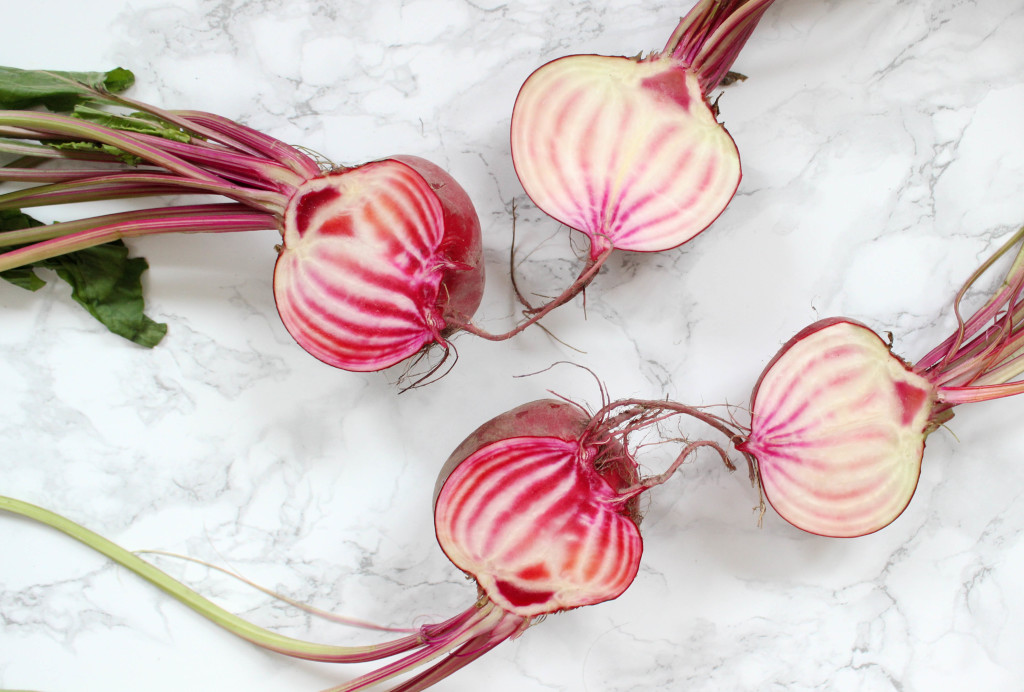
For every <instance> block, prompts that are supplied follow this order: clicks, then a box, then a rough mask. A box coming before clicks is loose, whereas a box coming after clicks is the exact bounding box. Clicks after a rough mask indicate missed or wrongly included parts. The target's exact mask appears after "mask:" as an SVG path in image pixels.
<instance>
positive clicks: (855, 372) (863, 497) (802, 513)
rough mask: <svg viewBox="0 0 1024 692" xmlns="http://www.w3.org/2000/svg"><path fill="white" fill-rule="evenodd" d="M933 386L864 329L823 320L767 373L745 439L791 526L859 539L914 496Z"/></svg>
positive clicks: (770, 495)
mask: <svg viewBox="0 0 1024 692" xmlns="http://www.w3.org/2000/svg"><path fill="white" fill-rule="evenodd" d="M934 396H935V388H934V387H933V386H932V384H931V383H930V382H929V381H928V380H927V379H925V378H924V377H921V376H920V375H918V374H916V373H914V372H913V371H911V370H910V369H909V368H908V367H907V366H906V365H904V364H903V362H902V361H900V359H899V358H897V357H896V356H894V355H892V353H890V351H889V348H888V346H887V345H886V344H885V343H884V342H883V341H882V340H881V339H880V338H879V337H878V335H877V334H875V333H874V332H873V331H871V330H870V329H868V328H867V327H865V326H863V325H860V324H857V323H854V322H849V321H845V320H827V321H823V322H822V323H819V324H817V325H812V326H811V327H809V328H808V329H806V330H804V332H801V334H798V335H797V337H796V338H794V339H793V340H791V341H790V343H789V344H788V345H787V346H786V347H784V348H783V349H782V351H780V353H779V355H778V356H776V358H775V360H774V361H773V362H772V363H771V364H770V365H769V367H768V369H767V370H766V371H765V374H764V375H763V377H762V379H761V382H760V383H759V385H758V387H757V389H756V391H755V394H754V400H753V404H752V408H753V419H752V421H751V434H750V438H749V439H748V440H747V441H746V442H745V443H743V444H742V445H740V448H741V449H743V450H744V451H747V452H750V453H751V454H753V455H754V456H755V457H756V458H757V466H758V471H759V473H760V477H761V483H762V485H763V487H764V492H765V495H766V496H767V497H768V501H769V502H770V503H771V505H772V507H773V508H774V509H775V510H776V511H777V512H778V513H779V514H780V515H781V516H782V517H783V518H784V519H786V521H788V522H790V523H791V524H793V525H794V526H796V527H798V528H800V529H803V530H805V531H809V532H811V533H815V534H820V535H825V536H860V535H863V534H866V533H871V532H873V531H877V530H878V529H880V528H882V527H884V526H887V525H888V524H889V523H891V522H892V521H893V520H894V519H895V518H896V517H897V516H899V515H900V513H901V512H902V511H903V510H904V508H905V507H906V506H907V504H908V503H909V502H910V499H911V497H913V494H914V490H915V489H916V487H917V482H918V477H919V475H920V470H921V457H922V454H923V453H924V439H925V429H926V426H927V425H928V423H929V414H930V413H931V410H932V404H933V402H934Z"/></svg>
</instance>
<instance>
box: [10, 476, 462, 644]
mask: <svg viewBox="0 0 1024 692" xmlns="http://www.w3.org/2000/svg"><path fill="white" fill-rule="evenodd" d="M0 510H4V511H7V512H10V513H12V514H17V515H20V516H22V517H25V518H27V519H31V520H33V521H36V522H39V523H40V524H44V525H46V526H49V527H51V528H54V529H56V530H58V531H61V532H62V533H64V534H66V535H68V536H70V537H71V538H74V539H75V540H77V541H79V542H80V543H83V544H84V545H86V546H88V547H89V548H92V549H93V550H95V551H96V552H98V553H100V554H102V555H104V556H106V557H107V558H109V559H110V560H113V561H114V562H116V563H117V564H119V565H121V566H122V567H124V568H126V569H128V570H131V571H132V572H134V573H135V574H137V575H139V576H140V577H142V578H143V579H145V580H146V581H148V582H150V583H151V584H153V585H154V586H156V587H157V588H159V589H160V590H162V591H164V592H165V593H167V594H169V595H170V596H173V597H174V598H176V599H177V600H178V601H180V602H181V603H183V604H185V605H186V606H188V607H189V608H191V609H192V610H194V611H196V612H197V613H199V614H200V615H202V616H203V617H205V618H206V619H207V620H210V621H211V622H213V623H214V624H215V625H218V626H219V627H221V628H223V629H225V630H227V631H228V632H231V633H232V634H234V635H236V636H238V637H241V638H242V639H245V640H247V641H249V642H252V643H253V644H256V645H257V646H260V647H262V648H264V649H268V650H270V651H276V652H278V653H282V654H287V655H288V656H292V657H295V658H302V659H307V660H311V661H324V662H333V663H356V662H365V661H375V660H379V659H381V658H387V657H389V656H394V655H395V654H399V653H402V652H405V651H409V650H411V649H415V648H417V647H419V646H422V645H423V643H424V641H425V638H424V635H423V634H422V633H417V634H415V635H409V636H406V637H402V638H399V639H396V640H393V641H390V642H384V643H382V644H375V645H371V646H332V645H329V644H316V643H313V642H306V641H302V640H300V639H293V638H292V637H286V636H284V635H281V634H277V633H276V632H272V631H270V630H267V629H264V628H262V627H258V626H256V625H254V624H252V623H251V622H248V621H247V620H243V619H242V618H240V617H238V616H237V615H235V614H233V613H230V612H228V611H227V610H225V609H223V608H221V607H220V606H218V605H217V604H215V603H213V602H212V601H210V600H209V599H207V598H204V597H203V596H200V595H199V594H198V593H196V592H195V591H193V590H192V589H190V588H188V587H187V586H185V585H184V584H182V583H181V582H179V581H178V580H176V579H174V578H173V577H171V576H170V575H168V574H167V573H166V572H163V571H162V570H160V569H157V568H156V567H154V566H153V565H151V564H150V563H148V562H146V561H145V560H143V559H141V558H139V557H138V556H137V555H135V554H134V553H131V552H129V551H127V550H125V549H124V548H122V547H120V546H118V545H117V544H115V543H112V542H111V541H109V540H107V539H106V538H103V537H102V536H100V535H99V534H97V533H94V532H93V531H90V530H89V529H87V528H85V527H84V526H81V525H80V524H76V523H75V522H73V521H71V520H70V519H67V518H65V517H62V516H61V515H59V514H56V513H54V512H51V511H49V510H47V509H43V508H42V507H38V506H36V505H33V504H30V503H28V502H22V501H21V500H16V499H14V498H10V497H4V496H0ZM456 621H458V618H456V619H454V620H453V622H456Z"/></svg>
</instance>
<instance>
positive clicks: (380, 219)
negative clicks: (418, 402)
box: [274, 159, 444, 371]
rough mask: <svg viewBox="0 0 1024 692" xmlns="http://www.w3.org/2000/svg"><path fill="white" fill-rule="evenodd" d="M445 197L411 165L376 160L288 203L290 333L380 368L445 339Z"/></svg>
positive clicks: (319, 351)
mask: <svg viewBox="0 0 1024 692" xmlns="http://www.w3.org/2000/svg"><path fill="white" fill-rule="evenodd" d="M443 231H444V219H443V212H442V207H441V203H440V202H439V200H438V199H437V196H436V195H435V194H434V192H433V190H432V189H431V188H430V186H429V185H428V184H427V182H426V181H425V180H424V179H423V177H422V176H421V175H420V174H419V173H417V172H416V171H414V170H413V169H412V168H411V167H409V166H408V165H406V164H404V163H400V162H398V161H395V160H390V159H389V160H384V161H376V162H373V163H369V164H365V165H363V166H360V167H358V168H353V169H349V170H343V171H339V172H336V173H333V174H330V175H327V176H324V177H321V178H315V179H313V180H309V181H307V182H305V183H304V184H303V185H302V186H301V187H300V188H299V190H298V192H297V193H296V194H295V195H294V196H293V197H292V198H291V200H290V201H289V204H288V207H287V209H286V211H285V217H284V234H283V235H284V247H283V249H282V250H281V253H280V256H279V257H278V260H277V265H276V267H275V270H274V297H275V300H276V301H277V309H278V311H279V313H280V315H281V319H282V321H283V322H284V324H285V327H286V328H287V329H288V332H289V333H290V334H291V335H292V336H293V337H294V338H295V340H296V341H297V342H298V343H299V345H301V346H302V347H303V348H304V349H306V350H307V351H309V352H310V353H311V354H313V355H314V356H316V357H317V358H319V359H320V360H322V361H324V362H325V363H328V364H330V365H333V366H335V367H339V368H344V369H346V370H355V371H372V370H380V369H383V368H386V367H389V366H391V365H394V364H395V363H398V362H399V361H401V360H403V359H405V358H407V357H409V356H411V355H413V354H415V353H417V352H418V351H419V350H420V349H422V348H423V347H424V346H425V345H427V344H430V343H433V342H440V341H441V336H440V331H441V330H442V329H443V328H444V320H443V319H442V317H441V313H440V310H439V308H438V305H437V303H438V292H439V286H440V283H441V278H442V269H443V266H444V262H443V259H442V258H441V257H440V255H439V253H438V247H439V245H440V243H441V239H442V236H443Z"/></svg>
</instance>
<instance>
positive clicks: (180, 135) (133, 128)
mask: <svg viewBox="0 0 1024 692" xmlns="http://www.w3.org/2000/svg"><path fill="white" fill-rule="evenodd" d="M72 116H74V117H76V118H79V119H81V120H86V121H88V122H91V123H93V124H95V125H102V126H103V127H109V128H111V129H113V130H126V131H128V132H139V133H142V134H145V135H153V136H155V137H163V138H164V139H173V140H174V141H176V142H185V143H186V144H187V143H188V142H191V141H192V136H191V135H189V134H187V133H185V132H182V130H181V128H179V127H178V126H176V125H172V124H171V123H168V122H166V121H164V120H161V119H160V118H158V117H156V116H155V115H151V114H150V113H138V112H136V113H128V114H124V113H113V112H111V111H105V110H103V109H101V108H94V107H92V106H89V105H78V106H75V110H74V112H73V113H72Z"/></svg>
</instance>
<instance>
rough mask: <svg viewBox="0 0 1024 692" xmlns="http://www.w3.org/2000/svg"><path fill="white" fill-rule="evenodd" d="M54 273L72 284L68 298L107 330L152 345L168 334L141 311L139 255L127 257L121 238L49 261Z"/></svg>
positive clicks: (144, 266) (141, 266) (143, 266)
mask: <svg viewBox="0 0 1024 692" xmlns="http://www.w3.org/2000/svg"><path fill="white" fill-rule="evenodd" d="M48 262H49V263H51V266H52V268H53V269H55V270H56V271H57V276H59V277H60V278H62V279H64V280H65V281H67V282H68V283H69V284H71V297H72V298H74V299H75V301H77V302H78V304H79V305H81V306H82V307H84V308H85V309H86V310H88V311H89V313H90V314H91V315H92V316H93V317H95V318H96V319H98V320H99V321H100V322H102V323H103V324H104V325H105V326H106V327H107V329H109V330H110V331H112V332H114V333H115V334H117V335H119V336H123V337H124V338H126V339H128V340H129V341H134V342H135V343H137V344H139V345H140V346H145V347H146V348H152V347H153V346H156V345H157V344H158V343H160V340H161V339H163V338H164V334H166V333H167V325H166V324H159V323H157V322H154V321H153V320H151V319H149V318H148V317H146V315H145V314H143V310H144V309H145V301H144V299H143V297H142V273H143V272H144V271H146V269H148V268H149V265H148V264H147V263H146V260H144V259H142V258H141V257H128V248H127V247H126V246H125V245H124V243H122V242H121V241H116V242H113V243H106V244H104V245H97V246H96V247H92V248H89V249H87V250H79V251H78V252H72V253H71V254H69V255H62V256H60V257H54V258H53V259H51V260H48Z"/></svg>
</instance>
